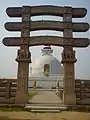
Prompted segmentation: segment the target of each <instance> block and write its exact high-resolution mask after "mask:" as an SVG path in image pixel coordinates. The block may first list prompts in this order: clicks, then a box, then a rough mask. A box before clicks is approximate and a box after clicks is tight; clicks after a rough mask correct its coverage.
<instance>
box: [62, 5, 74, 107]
mask: <svg viewBox="0 0 90 120" xmlns="http://www.w3.org/2000/svg"><path fill="white" fill-rule="evenodd" d="M63 21H64V22H65V23H68V22H69V23H70V22H71V23H72V8H71V7H65V11H64V15H63ZM63 36H64V37H65V38H66V40H67V39H68V41H67V42H72V43H73V41H72V24H71V26H67V25H66V28H64V32H63ZM65 42H66V41H65ZM75 62H76V59H75V51H73V47H72V46H66V45H65V46H64V49H63V53H62V63H63V70H64V91H63V100H64V104H69V105H70V104H71V105H72V104H76V94H75V75H74V73H75V71H74V63H75Z"/></svg>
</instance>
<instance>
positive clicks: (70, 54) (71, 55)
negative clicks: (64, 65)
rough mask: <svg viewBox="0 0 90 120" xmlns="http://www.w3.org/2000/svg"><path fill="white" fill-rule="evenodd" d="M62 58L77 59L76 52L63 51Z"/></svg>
mask: <svg viewBox="0 0 90 120" xmlns="http://www.w3.org/2000/svg"><path fill="white" fill-rule="evenodd" d="M62 58H63V59H72V58H75V51H70V50H67V51H66V50H63V53H62Z"/></svg>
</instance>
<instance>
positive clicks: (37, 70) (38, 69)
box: [32, 47, 62, 75]
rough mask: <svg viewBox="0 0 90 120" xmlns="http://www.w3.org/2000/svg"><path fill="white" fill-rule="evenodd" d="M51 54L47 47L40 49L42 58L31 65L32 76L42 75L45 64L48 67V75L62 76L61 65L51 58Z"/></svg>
mask: <svg viewBox="0 0 90 120" xmlns="http://www.w3.org/2000/svg"><path fill="white" fill-rule="evenodd" d="M52 52H53V50H52V49H51V48H49V47H45V48H43V49H42V53H43V54H42V56H41V57H40V58H39V59H38V60H36V61H35V62H34V63H33V64H32V74H43V73H44V65H45V64H48V65H49V66H50V74H59V75H60V74H62V66H61V63H60V62H59V61H58V60H57V59H56V58H55V57H54V56H52Z"/></svg>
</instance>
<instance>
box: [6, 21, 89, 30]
mask: <svg viewBox="0 0 90 120" xmlns="http://www.w3.org/2000/svg"><path fill="white" fill-rule="evenodd" d="M22 27H25V28H30V31H35V30H56V31H64V29H66V28H68V29H69V28H71V29H72V31H73V32H86V31H87V30H88V29H89V24H88V23H84V22H83V23H82V22H73V23H72V22H71V23H70V22H68V23H65V22H59V21H30V25H29V23H28V22H26V23H25V22H24V23H21V22H7V23H6V24H5V28H6V29H7V30H8V31H21V29H22Z"/></svg>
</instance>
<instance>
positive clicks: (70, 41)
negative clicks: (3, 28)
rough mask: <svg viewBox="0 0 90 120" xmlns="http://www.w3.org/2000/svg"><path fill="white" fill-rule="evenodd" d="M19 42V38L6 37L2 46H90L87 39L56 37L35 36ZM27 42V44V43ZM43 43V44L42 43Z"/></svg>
mask: <svg viewBox="0 0 90 120" xmlns="http://www.w3.org/2000/svg"><path fill="white" fill-rule="evenodd" d="M23 39H25V40H24V41H23V42H21V38H20V37H6V38H4V39H3V44H4V45H6V46H20V45H22V44H23V45H28V44H29V46H36V45H56V46H65V45H68V46H73V47H87V46H88V45H89V44H90V40H89V39H88V38H65V37H56V36H36V37H28V38H23ZM28 40H29V43H28V42H27V41H28ZM42 41H43V42H42Z"/></svg>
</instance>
